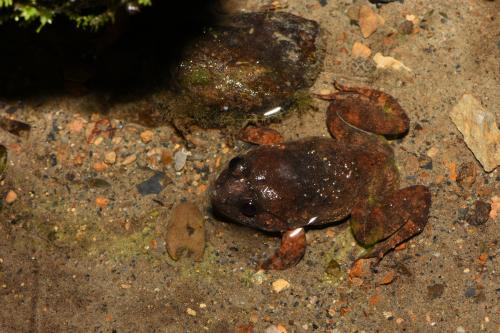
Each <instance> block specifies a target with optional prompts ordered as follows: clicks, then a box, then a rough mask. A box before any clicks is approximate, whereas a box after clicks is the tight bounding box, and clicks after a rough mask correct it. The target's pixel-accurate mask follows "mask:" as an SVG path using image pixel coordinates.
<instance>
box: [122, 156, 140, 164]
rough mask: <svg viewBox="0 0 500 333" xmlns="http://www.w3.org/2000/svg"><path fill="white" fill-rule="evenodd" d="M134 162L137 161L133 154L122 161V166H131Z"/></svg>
mask: <svg viewBox="0 0 500 333" xmlns="http://www.w3.org/2000/svg"><path fill="white" fill-rule="evenodd" d="M135 160H137V156H136V155H135V154H132V155H129V156H127V157H125V159H124V160H123V161H122V165H129V164H132V163H134V162H135Z"/></svg>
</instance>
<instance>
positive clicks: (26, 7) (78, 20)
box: [0, 0, 151, 32]
mask: <svg viewBox="0 0 500 333" xmlns="http://www.w3.org/2000/svg"><path fill="white" fill-rule="evenodd" d="M129 4H130V5H133V6H137V7H144V6H150V5H151V0H138V1H131V0H111V1H106V2H105V1H101V2H97V3H95V4H93V6H94V8H93V7H92V6H91V5H89V2H88V1H67V0H56V1H43V2H41V1H36V0H0V9H1V11H2V13H1V14H2V15H1V17H0V24H1V23H4V22H6V21H9V20H13V21H16V22H20V23H36V24H37V32H39V31H40V30H41V29H42V28H43V27H44V26H46V25H47V24H51V23H52V22H53V21H54V19H55V18H56V17H60V16H65V17H67V18H69V19H70V20H72V21H74V22H75V24H76V26H77V27H79V28H83V29H90V30H98V29H99V28H101V27H102V26H104V25H105V24H107V23H110V22H113V21H114V17H115V13H116V12H117V11H118V10H119V9H120V8H122V7H123V6H127V5H129ZM92 10H95V12H93V13H92V14H88V12H89V11H92Z"/></svg>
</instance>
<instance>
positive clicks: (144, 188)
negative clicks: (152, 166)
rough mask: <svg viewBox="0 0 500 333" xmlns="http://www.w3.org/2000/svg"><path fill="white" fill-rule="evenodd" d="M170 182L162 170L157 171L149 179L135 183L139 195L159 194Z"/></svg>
mask: <svg viewBox="0 0 500 333" xmlns="http://www.w3.org/2000/svg"><path fill="white" fill-rule="evenodd" d="M171 182H172V181H171V179H170V178H168V177H167V176H166V175H165V174H164V173H163V172H157V173H155V174H154V175H153V176H152V177H150V178H149V179H147V180H145V181H143V182H142V183H140V184H139V185H137V191H139V193H140V194H141V195H148V194H159V193H160V192H161V191H162V190H163V189H164V188H165V186H166V185H167V184H169V183H171Z"/></svg>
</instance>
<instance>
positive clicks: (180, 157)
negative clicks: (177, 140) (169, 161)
mask: <svg viewBox="0 0 500 333" xmlns="http://www.w3.org/2000/svg"><path fill="white" fill-rule="evenodd" d="M188 155H189V152H188V151H186V150H185V149H184V148H182V149H181V150H178V151H176V152H175V154H174V169H175V171H181V170H182V169H184V166H185V165H186V160H187V157H188Z"/></svg>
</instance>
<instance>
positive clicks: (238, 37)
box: [156, 12, 324, 127]
mask: <svg viewBox="0 0 500 333" xmlns="http://www.w3.org/2000/svg"><path fill="white" fill-rule="evenodd" d="M323 55H324V47H323V41H322V39H321V38H320V28H319V25H318V23H316V22H314V21H311V20H307V19H305V18H302V17H299V16H295V15H292V14H289V13H282V12H258V13H247V14H239V15H231V16H229V17H226V18H225V19H223V20H222V21H221V22H219V23H217V26H214V27H212V28H210V29H207V30H206V32H205V33H204V34H203V36H201V37H200V38H199V39H197V40H196V41H195V42H194V43H193V44H192V45H191V46H190V47H188V48H187V50H186V52H185V53H184V56H183V58H182V61H181V63H180V65H179V66H178V67H177V68H176V73H175V75H174V76H175V85H176V89H175V90H174V91H170V92H163V93H161V94H158V95H157V96H156V98H157V101H158V102H159V105H160V106H161V108H162V113H163V115H164V116H165V117H166V118H167V119H169V120H170V119H176V118H179V117H181V118H182V117H185V118H190V119H194V120H195V121H196V122H197V123H198V124H199V125H202V126H203V127H222V126H225V125H227V122H228V121H233V122H234V121H235V120H236V121H237V122H240V121H243V120H245V119H249V118H252V117H255V116H259V115H262V114H264V113H265V112H266V111H269V110H271V109H273V108H277V107H282V108H283V109H286V108H287V107H288V106H290V105H292V104H293V103H294V102H297V99H298V97H297V96H300V97H303V96H304V95H301V94H300V93H299V94H298V92H301V91H303V90H304V89H305V88H308V87H310V86H311V85H312V84H313V83H314V81H315V79H316V77H317V75H318V74H319V72H320V71H321V68H322V63H323ZM300 97H299V98H300ZM299 102H300V101H299Z"/></svg>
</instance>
